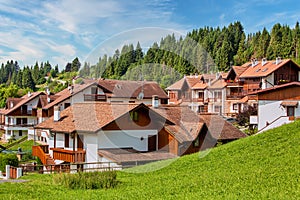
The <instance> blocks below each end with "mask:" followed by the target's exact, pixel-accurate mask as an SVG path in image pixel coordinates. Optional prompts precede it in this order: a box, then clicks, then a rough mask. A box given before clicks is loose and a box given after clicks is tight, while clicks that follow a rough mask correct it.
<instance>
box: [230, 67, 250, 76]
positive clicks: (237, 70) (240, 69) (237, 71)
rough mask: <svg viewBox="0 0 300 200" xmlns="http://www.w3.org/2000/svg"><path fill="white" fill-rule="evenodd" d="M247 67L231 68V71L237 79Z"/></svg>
mask: <svg viewBox="0 0 300 200" xmlns="http://www.w3.org/2000/svg"><path fill="white" fill-rule="evenodd" d="M248 65H249V64H247V65H245V64H244V65H242V66H232V70H233V71H234V72H235V74H236V76H237V77H239V76H240V75H241V74H242V73H243V72H244V71H246V70H247V69H248V68H249V66H248Z"/></svg>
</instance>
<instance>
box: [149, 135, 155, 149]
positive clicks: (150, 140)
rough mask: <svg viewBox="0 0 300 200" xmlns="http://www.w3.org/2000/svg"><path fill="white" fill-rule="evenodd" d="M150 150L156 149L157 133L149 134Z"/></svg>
mask: <svg viewBox="0 0 300 200" xmlns="http://www.w3.org/2000/svg"><path fill="white" fill-rule="evenodd" d="M148 151H156V135H148Z"/></svg>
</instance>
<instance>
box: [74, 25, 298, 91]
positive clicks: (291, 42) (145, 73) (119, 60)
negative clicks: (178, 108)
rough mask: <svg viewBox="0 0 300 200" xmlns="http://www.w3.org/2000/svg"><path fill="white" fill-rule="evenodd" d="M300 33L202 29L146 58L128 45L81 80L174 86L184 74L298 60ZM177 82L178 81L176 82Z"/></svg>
mask: <svg viewBox="0 0 300 200" xmlns="http://www.w3.org/2000/svg"><path fill="white" fill-rule="evenodd" d="M299 50H300V27H299V22H296V24H295V27H293V28H290V27H289V26H288V25H281V24H279V23H277V24H275V25H274V26H273V27H272V29H271V31H268V30H267V29H266V28H264V29H263V30H261V31H258V32H256V33H248V34H246V33H245V32H244V27H243V26H242V24H241V22H239V21H237V22H234V23H231V24H229V25H228V26H227V27H226V26H224V27H223V28H220V27H216V28H213V27H203V28H199V29H194V30H192V31H191V32H188V33H187V35H186V36H185V37H179V38H176V37H175V36H174V34H172V35H167V36H166V37H164V38H162V39H161V41H160V42H159V43H157V42H155V43H153V45H152V46H151V47H150V48H149V49H148V50H147V52H146V53H145V54H144V53H143V50H142V48H141V46H140V44H139V43H137V45H136V47H135V48H134V45H133V44H125V45H124V46H123V47H122V49H121V51H120V50H119V49H117V50H116V51H115V53H114V55H113V56H107V55H103V56H102V57H100V58H99V61H98V62H97V63H96V64H95V65H90V64H89V63H84V66H83V69H82V70H81V71H80V74H81V75H82V76H88V77H93V78H99V77H103V78H111V79H135V80H139V79H142V78H144V79H147V80H155V81H157V82H159V83H162V85H164V86H166V85H168V84H170V83H171V82H172V81H174V80H173V79H176V78H177V79H178V78H180V77H182V76H183V75H184V74H190V73H211V72H217V71H224V72H226V71H228V70H229V69H230V67H231V66H232V65H242V64H244V63H245V62H248V61H250V60H251V59H252V58H256V59H262V58H267V59H269V60H270V59H275V58H276V57H281V58H292V59H294V60H295V61H296V62H298V63H299V62H300V59H299ZM174 77H175V78H174Z"/></svg>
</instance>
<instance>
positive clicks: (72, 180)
mask: <svg viewBox="0 0 300 200" xmlns="http://www.w3.org/2000/svg"><path fill="white" fill-rule="evenodd" d="M54 181H55V182H56V183H58V184H61V185H63V186H65V187H67V188H69V189H101V188H104V189H107V188H114V187H115V186H116V185H117V174H116V172H115V171H104V172H78V173H76V174H59V175H57V176H56V177H54Z"/></svg>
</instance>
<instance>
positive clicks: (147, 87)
mask: <svg viewBox="0 0 300 200" xmlns="http://www.w3.org/2000/svg"><path fill="white" fill-rule="evenodd" d="M98 86H99V88H101V89H102V91H103V93H104V94H105V95H106V98H107V102H111V103H144V104H146V105H147V104H148V105H151V104H152V96H153V95H157V98H158V100H159V101H158V103H159V104H167V103H168V99H169V97H168V95H167V94H166V93H165V91H164V90H163V89H162V88H161V87H160V86H159V84H158V83H157V82H154V81H130V80H112V79H99V80H98Z"/></svg>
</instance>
